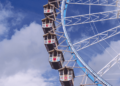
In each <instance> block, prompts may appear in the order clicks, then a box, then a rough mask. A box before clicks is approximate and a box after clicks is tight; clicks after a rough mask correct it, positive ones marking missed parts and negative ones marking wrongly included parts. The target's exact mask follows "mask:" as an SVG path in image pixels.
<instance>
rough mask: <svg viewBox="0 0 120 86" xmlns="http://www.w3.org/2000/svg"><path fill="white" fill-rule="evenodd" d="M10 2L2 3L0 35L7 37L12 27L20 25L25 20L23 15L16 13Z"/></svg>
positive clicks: (0, 5)
mask: <svg viewBox="0 0 120 86" xmlns="http://www.w3.org/2000/svg"><path fill="white" fill-rule="evenodd" d="M13 9H14V7H13V6H11V3H10V2H7V3H6V4H5V5H3V4H1V3H0V35H7V33H8V31H9V30H10V28H11V27H12V26H15V25H19V24H20V23H21V21H22V20H23V19H24V15H23V13H20V12H15V11H14V10H13Z"/></svg>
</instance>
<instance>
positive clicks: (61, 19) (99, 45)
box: [42, 0, 120, 86]
mask: <svg viewBox="0 0 120 86" xmlns="http://www.w3.org/2000/svg"><path fill="white" fill-rule="evenodd" d="M43 7H44V15H45V18H44V19H42V28H43V31H44V36H43V37H44V44H45V47H46V49H47V51H48V53H49V63H50V65H51V67H52V68H53V69H55V70H58V71H59V80H60V83H61V85H62V86H74V85H76V86H77V85H78V86H88V85H89V86H96V85H97V86H112V85H113V86H119V85H116V83H118V84H119V83H120V75H119V74H118V75H117V78H116V79H117V80H116V79H115V81H114V83H113V82H112V81H110V79H111V80H112V79H113V76H115V74H117V73H119V72H120V66H119V64H120V53H119V52H120V50H119V49H118V48H119V45H117V44H119V36H120V35H119V34H120V22H119V18H120V9H119V7H120V1H119V0H48V3H47V4H46V5H44V6H43ZM111 41H112V44H111ZM113 41H117V42H116V43H113ZM113 45H117V46H116V48H115V47H114V46H113ZM103 51H104V52H103ZM96 53H97V54H96ZM101 53H102V54H101ZM91 60H92V61H91ZM115 65H117V67H116V66H115ZM114 67H115V69H112V68H114ZM113 72H114V74H110V75H113V76H111V77H110V76H107V77H106V76H105V74H106V75H107V74H108V73H113ZM115 72H116V73H115ZM108 75H109V74H108ZM106 78H108V79H109V80H108V79H106ZM75 80H76V81H75ZM76 82H78V84H76Z"/></svg>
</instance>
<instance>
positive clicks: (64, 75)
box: [58, 67, 75, 86]
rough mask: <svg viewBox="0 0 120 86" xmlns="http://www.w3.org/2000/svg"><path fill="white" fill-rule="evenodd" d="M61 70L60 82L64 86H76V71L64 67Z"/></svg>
mask: <svg viewBox="0 0 120 86" xmlns="http://www.w3.org/2000/svg"><path fill="white" fill-rule="evenodd" d="M58 70H59V76H60V82H61V85H62V86H74V78H75V75H74V70H73V69H72V68H69V67H64V68H61V69H58Z"/></svg>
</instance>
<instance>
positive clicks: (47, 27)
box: [42, 18, 56, 34]
mask: <svg viewBox="0 0 120 86" xmlns="http://www.w3.org/2000/svg"><path fill="white" fill-rule="evenodd" d="M42 28H43V31H44V33H45V34H46V33H48V32H49V31H51V32H52V33H54V32H55V30H56V29H55V28H56V27H55V23H54V20H53V19H51V18H44V19H42Z"/></svg>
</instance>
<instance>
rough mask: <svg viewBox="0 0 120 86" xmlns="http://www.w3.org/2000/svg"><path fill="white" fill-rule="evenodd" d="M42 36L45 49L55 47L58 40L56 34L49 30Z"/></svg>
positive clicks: (48, 49)
mask: <svg viewBox="0 0 120 86" xmlns="http://www.w3.org/2000/svg"><path fill="white" fill-rule="evenodd" d="M43 37H44V44H45V46H46V49H47V51H50V50H53V49H57V47H58V40H57V36H56V34H54V33H50V32H49V33H47V34H45V35H43Z"/></svg>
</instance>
